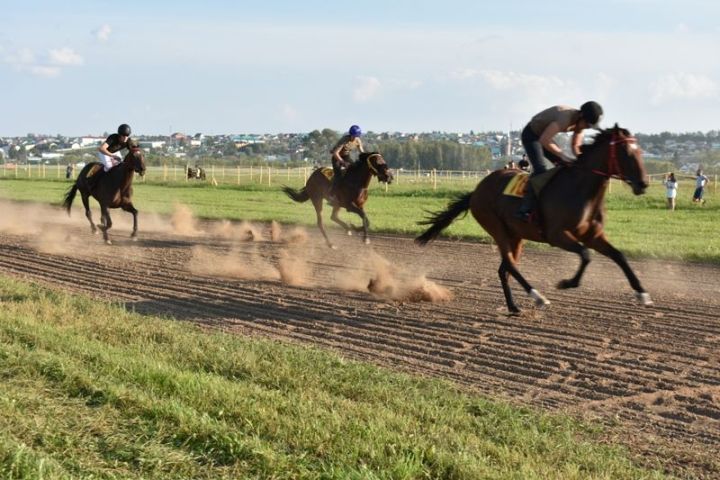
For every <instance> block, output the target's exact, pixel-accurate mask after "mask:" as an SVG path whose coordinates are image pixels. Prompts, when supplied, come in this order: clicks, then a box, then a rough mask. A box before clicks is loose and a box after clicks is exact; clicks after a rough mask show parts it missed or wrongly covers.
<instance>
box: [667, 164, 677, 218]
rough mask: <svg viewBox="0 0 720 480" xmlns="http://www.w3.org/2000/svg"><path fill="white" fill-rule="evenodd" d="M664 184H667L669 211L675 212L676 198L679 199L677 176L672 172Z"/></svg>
mask: <svg viewBox="0 0 720 480" xmlns="http://www.w3.org/2000/svg"><path fill="white" fill-rule="evenodd" d="M663 183H664V184H665V197H666V198H667V206H668V209H670V210H675V198H677V189H678V182H677V180H676V179H675V174H674V173H672V172H670V173H669V174H668V176H667V177H666V178H665V181H664V182H663Z"/></svg>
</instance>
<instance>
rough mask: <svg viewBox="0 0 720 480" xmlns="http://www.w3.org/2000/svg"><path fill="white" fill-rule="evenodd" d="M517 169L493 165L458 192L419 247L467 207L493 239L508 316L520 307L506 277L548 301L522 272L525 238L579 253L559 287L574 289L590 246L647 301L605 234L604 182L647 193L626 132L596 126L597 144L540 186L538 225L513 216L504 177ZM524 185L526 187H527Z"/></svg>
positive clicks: (515, 201)
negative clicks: (474, 184)
mask: <svg viewBox="0 0 720 480" xmlns="http://www.w3.org/2000/svg"><path fill="white" fill-rule="evenodd" d="M516 175H524V174H523V173H521V172H519V171H518V170H497V171H495V172H493V173H491V174H490V175H488V176H487V177H485V178H484V179H483V180H482V181H481V182H480V183H479V184H478V186H477V187H476V188H475V191H473V192H470V193H467V194H465V195H462V196H460V197H458V198H457V199H456V200H455V201H454V202H452V203H451V204H450V205H449V206H448V208H447V209H446V210H445V211H442V212H438V213H435V214H433V215H432V217H431V218H429V219H428V220H426V221H424V222H421V224H422V225H432V226H431V227H430V228H429V229H428V230H427V231H425V232H424V233H423V234H421V235H420V236H419V237H417V239H416V240H415V241H416V242H417V243H418V244H420V245H425V244H426V243H427V242H429V241H430V240H432V239H434V238H435V237H437V236H438V234H439V233H440V232H441V231H442V230H443V229H444V228H446V227H448V226H449V225H450V224H451V223H452V221H453V220H454V219H455V218H456V217H457V216H458V215H460V214H461V213H463V212H465V211H467V210H468V209H469V210H470V211H471V212H472V214H473V217H475V220H477V222H478V223H479V224H480V225H482V227H483V228H484V229H485V230H486V231H487V232H488V233H489V234H490V235H491V236H492V237H493V238H494V239H495V242H496V243H497V246H498V249H499V251H500V257H501V259H502V261H501V263H500V268H499V270H498V274H499V275H500V282H501V283H502V288H503V292H504V294H505V301H506V303H507V307H508V310H510V312H511V313H517V312H519V309H518V307H517V305H515V302H514V301H513V297H512V293H511V291H510V287H509V285H508V276H509V275H512V276H513V278H515V280H517V281H518V283H520V285H522V287H523V288H524V289H525V291H526V292H527V293H528V295H530V296H531V297H532V298H533V299H534V300H535V304H536V306H538V307H542V306H544V305H547V304H548V303H549V302H548V301H547V299H546V298H545V297H544V296H543V295H542V294H540V293H539V292H538V291H537V290H535V289H534V288H533V287H532V286H531V285H530V283H528V282H527V280H525V278H524V277H523V276H522V275H521V274H520V272H519V271H518V269H517V264H518V262H519V260H520V254H521V252H522V243H523V239H527V240H532V241H535V242H545V243H549V244H550V245H552V246H555V247H560V248H562V249H564V250H567V251H570V252H574V253H577V254H578V255H579V256H580V262H581V263H580V268H579V269H578V270H577V272H576V273H575V275H574V276H573V277H572V278H570V279H567V280H562V281H561V282H560V283H559V284H558V288H561V289H565V288H576V287H578V286H579V285H580V279H581V277H582V275H583V272H584V271H585V268H586V267H587V265H588V263H589V262H590V254H589V251H588V248H592V249H594V250H596V251H598V252H600V253H601V254H603V255H605V256H607V257H609V258H611V259H612V260H613V261H614V262H615V263H617V264H618V265H619V266H620V268H621V269H622V271H623V272H624V273H625V276H626V277H627V279H628V281H629V282H630V286H631V287H632V288H633V290H635V292H636V297H637V299H638V300H639V301H640V302H641V303H642V304H643V305H652V300H651V299H650V295H649V294H648V293H647V292H646V291H645V289H643V287H642V285H640V281H639V280H638V278H637V277H636V276H635V273H634V272H633V271H632V269H631V268H630V266H629V265H628V263H627V261H626V260H625V256H624V255H623V254H622V253H621V252H620V251H619V250H617V249H616V248H615V247H613V246H612V245H611V244H610V243H609V242H608V240H607V238H606V237H605V233H604V232H603V221H604V219H605V191H606V189H607V184H608V181H609V179H610V178H611V177H612V178H618V179H620V180H623V181H624V182H626V183H628V184H629V185H630V186H631V187H632V190H633V193H634V194H635V195H641V194H643V193H645V189H646V188H647V183H646V181H645V178H646V175H645V167H644V166H643V162H642V154H641V151H640V148H638V145H637V141H636V140H635V138H633V137H632V136H631V135H630V132H628V131H627V130H625V129H622V128H620V127H618V126H617V124H616V125H615V127H614V128H611V129H607V130H604V131H602V132H601V133H600V134H599V135H598V136H597V137H596V138H595V141H594V142H593V143H592V144H590V145H586V146H584V147H583V152H582V154H581V155H580V156H579V158H578V160H577V161H576V162H575V164H574V165H572V166H571V167H561V168H560V170H559V171H558V172H557V174H556V175H555V177H554V178H553V179H552V180H551V181H550V183H549V185H547V187H545V189H544V190H543V191H542V193H541V196H540V199H539V203H538V207H537V210H536V213H538V214H539V216H540V218H541V219H542V221H541V223H542V228H540V227H539V226H538V225H535V224H530V223H526V222H525V221H523V220H520V219H518V218H515V216H514V213H515V212H516V211H517V210H518V207H519V206H520V201H521V199H520V198H518V197H512V196H509V195H504V194H503V191H504V189H505V187H506V185H507V184H508V182H509V181H510V180H511V179H512V178H513V177H515V176H516ZM528 188H529V187H528Z"/></svg>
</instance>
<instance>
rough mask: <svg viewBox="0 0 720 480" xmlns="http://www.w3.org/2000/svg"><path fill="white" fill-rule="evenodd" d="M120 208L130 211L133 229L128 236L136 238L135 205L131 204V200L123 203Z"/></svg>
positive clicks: (136, 213) (136, 212)
mask: <svg viewBox="0 0 720 480" xmlns="http://www.w3.org/2000/svg"><path fill="white" fill-rule="evenodd" d="M121 208H122V209H123V210H125V211H126V212H130V213H132V216H133V231H132V234H131V235H130V238H132V239H133V240H137V215H138V211H137V208H135V206H134V205H133V204H132V202H129V203H126V204H124V205H123V206H122V207H121Z"/></svg>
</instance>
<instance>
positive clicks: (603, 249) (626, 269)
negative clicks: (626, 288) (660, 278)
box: [586, 235, 653, 306]
mask: <svg viewBox="0 0 720 480" xmlns="http://www.w3.org/2000/svg"><path fill="white" fill-rule="evenodd" d="M586 243H587V246H588V247H590V248H592V249H594V250H595V251H597V252H600V253H601V254H603V255H605V256H606V257H608V258H611V259H612V260H613V261H614V262H615V263H617V265H618V266H619V267H620V268H621V269H622V271H623V273H625V277H627V279H628V281H629V282H630V286H631V287H632V289H633V290H635V298H637V300H638V302H640V303H641V304H642V305H645V306H650V305H652V304H653V301H652V299H651V298H650V294H649V293H647V292H646V291H645V289H644V288H643V287H642V285H640V280H638V278H637V276H636V275H635V272H633V270H632V268H630V265H629V264H628V263H627V260H626V259H625V255H623V253H622V252H621V251H620V250H618V249H617V248H615V247H613V246H612V245H611V244H610V242H608V240H607V238H606V237H605V235H599V236H597V237H595V238H593V239H592V240H590V241H589V242H586Z"/></svg>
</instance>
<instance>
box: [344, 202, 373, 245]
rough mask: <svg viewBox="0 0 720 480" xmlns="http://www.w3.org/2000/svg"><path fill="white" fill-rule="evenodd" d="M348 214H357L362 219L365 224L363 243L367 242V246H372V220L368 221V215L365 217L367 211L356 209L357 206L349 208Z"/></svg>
mask: <svg viewBox="0 0 720 480" xmlns="http://www.w3.org/2000/svg"><path fill="white" fill-rule="evenodd" d="M347 211H348V212H352V213H356V214H358V215H359V216H360V218H362V222H363V242H365V245H370V239H369V238H368V228H369V227H370V220H368V218H367V215H365V210H363V209H362V208H360V207H356V206H355V205H351V206H350V207H348V208H347Z"/></svg>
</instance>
